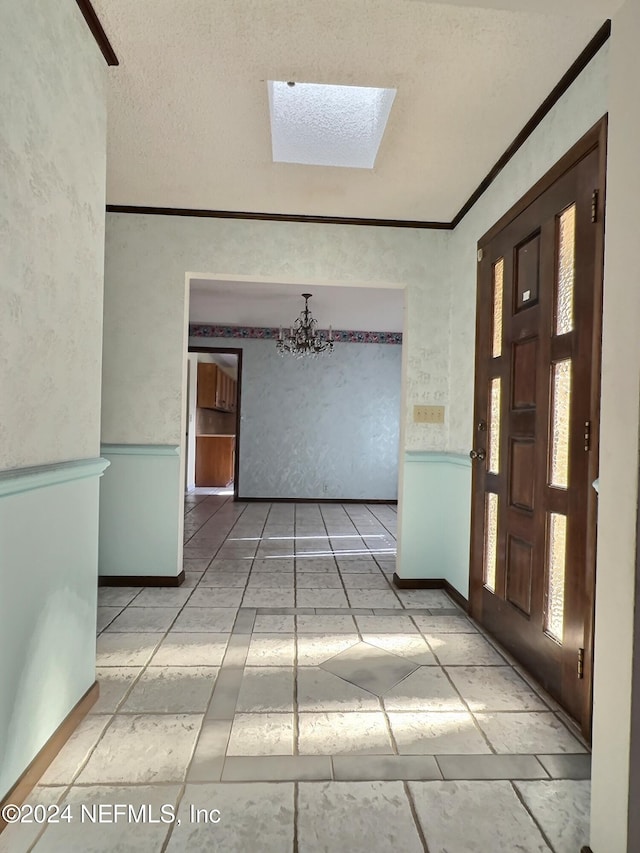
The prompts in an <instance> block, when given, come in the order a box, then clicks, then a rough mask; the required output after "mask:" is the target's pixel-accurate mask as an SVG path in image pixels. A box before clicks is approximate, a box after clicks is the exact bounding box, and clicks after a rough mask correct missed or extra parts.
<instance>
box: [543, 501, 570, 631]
mask: <svg viewBox="0 0 640 853" xmlns="http://www.w3.org/2000/svg"><path fill="white" fill-rule="evenodd" d="M548 536H549V551H548V566H547V613H546V620H545V621H546V630H547V633H549V634H551V636H552V637H554V638H555V639H556V640H558V641H559V642H562V639H563V636H564V579H565V567H566V560H567V517H566V515H559V514H558V513H555V512H552V513H549V525H548Z"/></svg>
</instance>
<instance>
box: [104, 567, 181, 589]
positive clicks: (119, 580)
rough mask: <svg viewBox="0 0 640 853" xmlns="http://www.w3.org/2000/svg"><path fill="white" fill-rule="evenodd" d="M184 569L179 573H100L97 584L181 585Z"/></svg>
mask: <svg viewBox="0 0 640 853" xmlns="http://www.w3.org/2000/svg"><path fill="white" fill-rule="evenodd" d="M183 583H184V569H183V570H182V571H181V572H180V574H179V575H101V576H100V577H99V578H98V586H181V584H183Z"/></svg>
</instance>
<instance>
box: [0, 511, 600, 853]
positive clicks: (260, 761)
mask: <svg viewBox="0 0 640 853" xmlns="http://www.w3.org/2000/svg"><path fill="white" fill-rule="evenodd" d="M395 524H396V512H395V508H394V507H392V506H388V505H355V504H354V505H344V506H343V505H336V504H323V505H316V504H298V505H294V504H261V503H249V504H240V503H238V504H234V503H233V502H232V501H230V500H229V498H228V497H227V496H220V495H206V494H204V495H203V494H197V495H190V496H188V497H187V501H186V519H185V570H186V581H185V584H184V585H183V586H182V587H180V588H178V589H162V588H147V589H137V588H136V589H128V588H116V587H111V588H101V589H100V590H99V605H100V607H99V617H98V642H97V657H98V669H97V678H98V680H99V681H100V685H101V695H100V699H99V701H98V703H97V704H96V705H95V706H94V708H93V709H92V712H91V714H90V715H89V716H88V717H87V718H86V719H85V720H84V721H83V722H82V723H81V725H80V726H79V728H78V729H77V731H76V732H75V733H74V735H73V736H72V738H71V739H70V741H69V742H68V743H67V745H66V746H65V748H64V749H63V750H62V752H61V753H60V755H59V756H58V757H57V758H56V760H55V761H54V763H53V764H52V765H51V766H50V768H49V769H48V770H47V772H46V773H45V775H44V776H43V777H42V779H41V780H40V783H39V785H38V787H37V788H36V789H35V790H34V792H33V794H32V796H31V802H32V803H34V804H39V805H40V806H43V805H44V806H49V814H50V816H51V815H54V816H55V814H59V815H60V816H62V820H61V822H59V823H50V824H48V825H46V824H40V823H38V822H35V823H32V824H23V825H21V826H12V827H9V828H8V829H7V830H6V831H5V832H4V833H2V834H1V835H0V853H21V851H25V853H26V852H27V851H31V850H35V851H38V853H40V851H65V853H67V851H69V853H73V851H78V853H80V852H81V851H82V853H106V851H127V853H129V851H131V852H132V853H138V851H140V853H147V851H148V853H156V851H158V853H161V851H176V853H177V851H213V850H216V851H223V853H234V852H235V851H238V853H240V851H241V853H248V851H259V853H285V851H287V853H292V851H298V853H320V851H326V852H327V853H343V851H369V853H370V851H381V853H382V851H385V853H386V851H388V850H391V849H401V850H405V851H430V853H443V851H446V853H476V851H477V853H487V851H491V853H513V851H516V850H517V851H519V853H542V851H545V853H549V851H552V853H578V851H579V849H580V847H581V845H583V844H586V843H587V841H588V828H587V827H588V808H589V772H590V771H589V754H588V751H587V750H586V748H585V745H584V744H583V743H582V742H581V740H580V738H579V736H578V735H577V734H576V733H575V731H573V730H572V728H571V726H570V724H569V723H568V722H567V721H566V719H565V718H564V716H563V715H562V712H561V711H560V709H559V708H558V707H557V705H556V704H555V703H554V702H553V700H551V699H550V698H549V697H548V696H546V695H545V694H544V692H543V691H541V690H540V689H539V688H538V687H537V686H536V685H535V683H534V682H533V681H531V679H528V678H527V679H525V677H523V674H521V672H520V671H519V668H517V667H516V666H515V665H512V662H511V659H510V658H509V657H508V656H506V655H504V654H503V653H502V652H501V650H500V649H499V647H497V645H496V644H495V643H493V642H492V641H491V640H490V638H488V637H486V636H485V635H484V634H483V633H482V632H481V631H480V630H479V629H478V627H477V626H476V625H474V624H473V623H472V622H471V621H470V620H469V619H468V618H467V617H466V616H465V614H464V613H463V612H462V611H461V610H460V609H459V608H457V607H456V605H455V604H454V603H453V602H452V601H451V600H450V599H449V598H448V597H447V596H446V595H445V594H444V593H443V592H441V591H428V590H424V591H423V590H419V591H409V592H402V591H399V590H397V589H395V588H394V587H393V586H392V584H391V575H392V573H393V571H394V567H395ZM116 804H117V805H118V809H116V808H115V805H116ZM97 806H101V807H102V809H103V813H102V814H103V818H104V821H106V822H103V823H100V824H97V823H93V822H92V817H94V816H95V815H94V811H93V809H94V808H97ZM67 807H68V808H67ZM212 810H214V811H212ZM216 810H217V811H216ZM218 818H219V820H218ZM214 820H215V822H213V821H214Z"/></svg>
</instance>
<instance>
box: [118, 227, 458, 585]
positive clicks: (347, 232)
mask: <svg viewBox="0 0 640 853" xmlns="http://www.w3.org/2000/svg"><path fill="white" fill-rule="evenodd" d="M449 236H450V235H449V234H448V233H447V232H441V231H426V230H421V229H404V228H387V227H354V226H352V225H328V224H327V225H324V224H317V223H313V224H312V223H297V222H296V223H288V222H256V221H250V220H229V219H204V218H195V217H194V218H190V217H178V216H149V215H138V214H135V215H123V214H115V213H114V214H108V215H107V248H106V266H105V317H104V326H105V346H104V371H103V380H104V381H103V416H102V431H103V432H102V435H103V441H104V442H106V443H112V444H115V443H117V444H118V445H119V446H120V447H124V446H126V447H129V448H141V449H144V448H147V451H148V448H153V447H156V446H158V445H164V446H169V445H171V446H176V447H180V446H182V442H183V435H184V434H185V432H186V429H185V423H184V420H185V414H186V412H183V400H182V393H183V382H186V378H185V376H186V370H185V366H186V350H187V313H186V311H187V307H188V306H187V304H186V285H185V274H186V273H193V274H196V275H197V274H198V273H200V274H205V273H211V274H215V275H222V276H228V277H229V278H230V279H234V278H236V279H237V278H238V277H242V276H245V277H247V278H249V279H252V280H261V279H262V280H264V279H271V280H276V281H277V280H279V281H285V282H287V281H296V282H299V283H310V284H312V283H313V282H314V281H316V282H318V283H323V284H331V283H338V282H339V283H341V284H351V285H354V286H357V285H358V284H366V285H368V286H375V285H376V284H379V286H381V287H389V286H390V285H400V286H405V287H406V296H405V312H406V323H405V329H404V341H403V347H402V349H403V360H404V364H405V370H404V379H403V383H404V385H403V388H402V389H401V399H402V403H401V427H400V435H401V438H400V444H401V447H402V448H403V449H406V448H411V449H415V450H422V449H430V450H433V451H440V452H443V451H444V450H445V449H446V425H424V424H413V423H412V422H411V419H410V417H409V415H410V413H411V411H412V407H413V405H414V404H415V403H435V404H442V405H446V404H447V395H448V352H449V333H448V327H447V322H446V318H447V317H448V309H449V298H448V293H447V291H446V289H445V288H444V287H443V285H442V282H443V280H444V272H445V259H446V246H447V243H448V240H449ZM443 318H444V322H443ZM185 408H186V407H185ZM182 455H183V457H184V448H183V449H182ZM128 464H131V465H132V464H133V458H132V459H131V460H129V463H128ZM120 474H122V476H120ZM108 475H109V477H110V478H111V479H110V483H111V485H110V487H109V488H110V490H111V491H110V493H111V497H110V498H109V501H108V505H109V507H110V508H112V509H113V513H111V512H110V516H109V518H110V521H109V524H110V526H111V527H110V529H112V530H114V531H115V530H118V529H121V526H119V521H123V520H124V521H126V519H122V518H121V516H122V512H123V510H122V504H121V503H120V502H119V501H118V500H117V496H118V495H126V494H127V488H128V486H129V484H130V483H131V482H134V480H135V478H134V477H129V476H126V475H125V474H124V470H121V472H120V473H119V474H118V476H117V478H116V474H115V471H114V470H110V471H109V472H108ZM163 476H164V484H165V485H164V489H162V490H161V492H162V493H163V494H168V495H170V496H171V500H172V501H173V502H174V508H173V511H172V514H173V516H174V518H178V517H179V516H180V510H181V506H182V490H183V485H184V475H182V476H181V475H180V472H174V471H173V470H172V469H170V468H168V467H167V468H166V469H165V471H164V474H163ZM116 480H117V481H116ZM106 485H107V478H105V481H104V486H105V488H104V489H103V495H105V494H106V493H107V489H106ZM111 487H113V488H111ZM157 494H158V492H157V485H156V487H155V490H154V493H153V494H151V493H148V494H147V495H146V496H145V497H146V498H148V499H147V500H146V505H147V506H149V505H153V503H154V501H155V500H156V496H157ZM399 499H400V502H402V466H401V470H400V495H399ZM139 503H140V505H142V504H144V503H145V501H140V502H139ZM165 510H166V506H163V508H162V512H163V513H164V512H165ZM154 517H155V518H157V519H160V514H159V513H156V514H155V516H154ZM165 520H166V523H165ZM144 522H145V524H146V523H147V519H146V518H145V519H144ZM169 523H171V519H170V518H169V516H168V515H167V516H165V515H164V514H163V515H162V518H161V520H160V521H158V524H159V525H161V526H162V530H165V529H166V527H167V524H169ZM152 532H153V531H152ZM160 532H161V531H158V533H160ZM417 532H418V534H420V531H417ZM172 535H173V534H172ZM452 535H455V532H454V534H452ZM145 536H146V534H145ZM110 538H111V537H110ZM181 540H182V535H181V533H177V532H176V539H175V548H173V549H165V556H164V559H163V561H162V564H161V565H160V566H159V565H158V564H157V562H155V563H153V564H152V563H151V561H145V564H144V566H143V567H142V572H140V571H138V572H136V574H139V573H145V574H146V573H150V574H174V575H175V574H176V573H177V572H179V570H180V560H181V557H182V554H181V548H180V543H181ZM138 550H139V549H138ZM122 573H123V574H133V572H132V571H126V570H123V571H122Z"/></svg>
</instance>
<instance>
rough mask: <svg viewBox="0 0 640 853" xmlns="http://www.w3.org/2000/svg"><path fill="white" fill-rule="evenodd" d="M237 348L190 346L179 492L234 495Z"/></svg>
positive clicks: (238, 374)
mask: <svg viewBox="0 0 640 853" xmlns="http://www.w3.org/2000/svg"><path fill="white" fill-rule="evenodd" d="M241 389H242V350H241V349H236V348H233V347H207V346H199V347H195V346H190V347H189V350H188V360H187V436H186V438H187V464H186V470H185V491H186V493H187V494H195V495H224V496H227V497H233V499H234V500H237V499H238V480H239V477H238V472H239V465H240V455H239V451H240V408H241Z"/></svg>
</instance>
